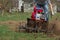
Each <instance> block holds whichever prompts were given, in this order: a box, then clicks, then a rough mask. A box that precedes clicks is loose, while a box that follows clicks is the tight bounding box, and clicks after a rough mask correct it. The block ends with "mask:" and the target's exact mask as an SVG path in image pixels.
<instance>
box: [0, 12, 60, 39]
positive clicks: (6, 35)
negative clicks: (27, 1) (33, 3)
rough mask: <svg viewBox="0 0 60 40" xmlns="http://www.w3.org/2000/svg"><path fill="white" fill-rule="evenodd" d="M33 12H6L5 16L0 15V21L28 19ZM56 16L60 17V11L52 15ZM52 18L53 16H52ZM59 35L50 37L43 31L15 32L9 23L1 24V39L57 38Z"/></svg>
mask: <svg viewBox="0 0 60 40" xmlns="http://www.w3.org/2000/svg"><path fill="white" fill-rule="evenodd" d="M30 16H31V13H16V12H15V13H13V14H8V13H5V14H4V16H1V15H0V22H5V21H9V20H11V21H26V18H27V17H30ZM55 17H58V19H59V18H60V13H58V14H55V15H54V16H53V17H52V20H53V19H55ZM50 19H51V18H50ZM59 20H60V19H59ZM57 38H59V37H48V36H47V35H46V34H43V33H37V34H35V33H20V32H14V31H12V30H10V29H9V25H7V24H0V40H57Z"/></svg>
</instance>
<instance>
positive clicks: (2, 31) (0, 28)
mask: <svg viewBox="0 0 60 40" xmlns="http://www.w3.org/2000/svg"><path fill="white" fill-rule="evenodd" d="M55 39H56V38H54V37H48V36H47V35H45V34H42V33H37V34H36V35H34V33H19V32H13V31H11V30H9V28H8V26H7V25H0V40H55Z"/></svg>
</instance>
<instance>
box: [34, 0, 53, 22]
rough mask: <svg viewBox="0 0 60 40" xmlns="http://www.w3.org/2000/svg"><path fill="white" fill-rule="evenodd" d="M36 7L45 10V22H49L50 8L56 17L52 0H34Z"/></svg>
mask: <svg viewBox="0 0 60 40" xmlns="http://www.w3.org/2000/svg"><path fill="white" fill-rule="evenodd" d="M34 5H35V6H36V7H37V8H39V7H40V6H42V7H43V9H44V15H45V21H48V17H49V7H50V10H51V12H52V15H54V12H53V8H52V4H51V1H50V0H34Z"/></svg>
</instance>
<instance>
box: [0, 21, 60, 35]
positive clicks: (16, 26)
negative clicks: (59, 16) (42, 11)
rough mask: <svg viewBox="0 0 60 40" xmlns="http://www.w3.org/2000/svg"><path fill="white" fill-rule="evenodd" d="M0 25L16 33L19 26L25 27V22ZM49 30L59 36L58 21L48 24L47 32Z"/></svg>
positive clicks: (59, 23)
mask: <svg viewBox="0 0 60 40" xmlns="http://www.w3.org/2000/svg"><path fill="white" fill-rule="evenodd" d="M0 24H2V25H4V24H5V25H8V27H9V29H10V30H12V31H18V27H19V26H21V25H23V26H25V24H26V21H4V22H0ZM53 26H54V27H53ZM52 27H53V28H52ZM49 30H51V31H53V32H54V33H55V34H57V35H60V21H59V20H55V21H51V22H49V26H48V31H49Z"/></svg>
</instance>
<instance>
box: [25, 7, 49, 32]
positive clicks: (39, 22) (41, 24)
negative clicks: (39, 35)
mask: <svg viewBox="0 0 60 40" xmlns="http://www.w3.org/2000/svg"><path fill="white" fill-rule="evenodd" d="M47 26H48V21H45V16H44V9H43V8H42V7H40V8H37V7H36V6H35V7H34V11H33V12H32V15H31V18H27V26H26V31H28V32H42V31H44V32H47Z"/></svg>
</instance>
